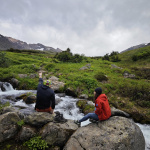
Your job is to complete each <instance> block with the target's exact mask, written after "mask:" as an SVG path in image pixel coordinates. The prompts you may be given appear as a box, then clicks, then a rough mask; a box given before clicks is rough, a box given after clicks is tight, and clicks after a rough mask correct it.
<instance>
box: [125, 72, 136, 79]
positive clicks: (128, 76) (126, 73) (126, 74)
mask: <svg viewBox="0 0 150 150" xmlns="http://www.w3.org/2000/svg"><path fill="white" fill-rule="evenodd" d="M123 76H124V78H131V79H136V76H135V75H134V74H130V73H129V72H128V71H124V73H123Z"/></svg>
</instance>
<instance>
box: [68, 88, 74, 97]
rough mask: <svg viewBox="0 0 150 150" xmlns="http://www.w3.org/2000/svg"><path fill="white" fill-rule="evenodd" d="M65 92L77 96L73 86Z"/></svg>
mask: <svg viewBox="0 0 150 150" xmlns="http://www.w3.org/2000/svg"><path fill="white" fill-rule="evenodd" d="M65 93H66V95H69V96H73V97H77V94H76V93H75V92H74V90H73V89H71V88H68V89H66V91H65Z"/></svg>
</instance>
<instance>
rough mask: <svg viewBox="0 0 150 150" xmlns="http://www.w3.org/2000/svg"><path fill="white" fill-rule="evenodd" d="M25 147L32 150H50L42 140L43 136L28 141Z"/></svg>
mask: <svg viewBox="0 0 150 150" xmlns="http://www.w3.org/2000/svg"><path fill="white" fill-rule="evenodd" d="M23 145H24V146H27V147H28V148H29V149H31V150H39V149H42V150H45V149H46V148H48V145H47V143H46V142H45V141H44V140H42V138H41V136H36V137H33V138H31V139H30V140H28V141H26V142H25V143H24V144H23Z"/></svg>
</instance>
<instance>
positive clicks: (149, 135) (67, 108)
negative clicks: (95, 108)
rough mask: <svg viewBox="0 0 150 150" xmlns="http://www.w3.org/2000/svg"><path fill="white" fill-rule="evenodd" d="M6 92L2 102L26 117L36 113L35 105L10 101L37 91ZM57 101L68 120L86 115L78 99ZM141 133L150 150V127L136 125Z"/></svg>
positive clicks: (9, 89)
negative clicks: (78, 103)
mask: <svg viewBox="0 0 150 150" xmlns="http://www.w3.org/2000/svg"><path fill="white" fill-rule="evenodd" d="M4 86H5V89H6V91H5V92H2V91H1V89H0V102H1V103H6V102H7V101H8V102H9V103H10V104H11V105H12V106H14V107H16V108H18V107H19V108H22V109H19V110H20V112H21V113H23V114H25V115H29V114H31V113H33V112H34V106H35V104H25V103H24V102H23V100H19V101H12V100H10V99H9V98H10V96H11V97H12V98H13V97H16V96H19V95H21V94H23V93H27V92H33V93H36V90H14V89H13V87H12V86H11V84H8V83H7V85H4ZM55 98H56V99H61V101H60V102H59V103H58V104H57V105H56V106H55V111H59V112H61V113H62V114H63V116H64V118H66V119H72V120H77V119H81V118H82V117H83V116H84V114H83V113H81V112H80V110H79V108H77V107H76V102H77V101H78V99H77V98H73V97H71V96H66V95H64V94H62V93H58V94H55ZM89 123H90V122H89V120H87V121H85V122H82V123H81V126H85V125H87V124H89ZM136 124H137V125H138V126H139V127H140V129H141V131H142V132H143V135H144V138H145V142H146V145H145V150H150V125H147V124H140V123H136Z"/></svg>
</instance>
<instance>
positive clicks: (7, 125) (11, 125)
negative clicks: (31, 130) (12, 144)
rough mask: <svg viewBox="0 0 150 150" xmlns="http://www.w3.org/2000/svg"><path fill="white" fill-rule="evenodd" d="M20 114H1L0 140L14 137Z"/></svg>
mask: <svg viewBox="0 0 150 150" xmlns="http://www.w3.org/2000/svg"><path fill="white" fill-rule="evenodd" d="M18 121H20V118H19V116H18V115H17V113H15V112H8V113H5V114H2V115H0V142H3V141H5V140H8V139H11V138H13V137H14V136H15V135H16V134H17V130H18V128H19V127H18V125H17V122H18Z"/></svg>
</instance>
